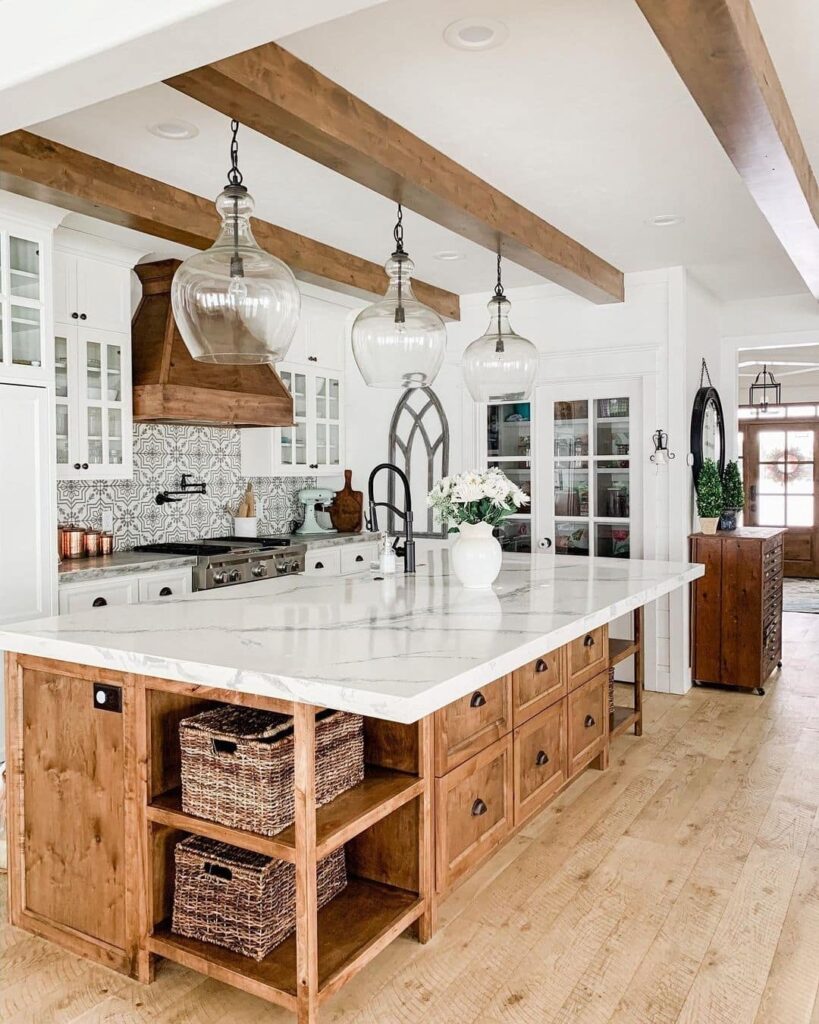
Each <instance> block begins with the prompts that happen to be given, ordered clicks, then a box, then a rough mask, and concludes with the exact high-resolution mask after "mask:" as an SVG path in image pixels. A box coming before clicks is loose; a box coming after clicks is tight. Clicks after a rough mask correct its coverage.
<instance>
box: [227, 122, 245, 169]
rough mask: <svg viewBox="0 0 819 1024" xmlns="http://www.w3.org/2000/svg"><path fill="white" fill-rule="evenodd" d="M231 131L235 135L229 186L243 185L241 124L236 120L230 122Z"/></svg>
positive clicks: (232, 142) (231, 146)
mask: <svg viewBox="0 0 819 1024" xmlns="http://www.w3.org/2000/svg"><path fill="white" fill-rule="evenodd" d="M230 130H231V132H232V133H233V135H232V137H231V140H230V170H229V171H228V176H227V180H228V185H241V184H242V181H243V180H244V178H243V176H242V172H241V171H240V170H239V139H238V137H237V136H238V135H239V122H238V121H237V120H236V118H235V117H234V118H231V120H230Z"/></svg>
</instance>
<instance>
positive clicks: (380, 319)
mask: <svg viewBox="0 0 819 1024" xmlns="http://www.w3.org/2000/svg"><path fill="white" fill-rule="evenodd" d="M402 220H403V211H402V209H401V204H400V203H399V204H398V221H397V223H396V225H395V230H394V231H393V237H394V238H395V252H394V253H393V254H392V256H391V257H390V258H389V259H388V260H387V262H386V263H385V265H384V269H385V270H386V272H387V277H388V278H389V279H390V283H389V285H388V287H387V291H386V293H385V294H384V298H383V299H379V300H378V302H374V303H373V304H372V305H371V306H367V307H366V309H362V310H361V312H360V313H359V314H358V316H357V317H356V318H355V322H354V323H353V330H352V340H353V355H354V356H355V361H356V363H357V365H358V368H359V370H360V371H361V376H362V377H363V378H364V380H365V381H366V382H367V384H369V386H370V387H371V388H423V387H427V386H428V385H429V384H431V383H432V382H433V381H434V380H435V378H436V376H437V375H438V371H439V370H440V369H441V365H442V363H443V361H444V353H445V352H446V328H445V327H444V322H443V320H442V319H441V318H440V317H439V316H438V314H437V313H436V312H435V310H434V309H430V308H429V307H428V306H425V305H423V303H421V302H419V301H418V300H417V299H416V298H415V296H414V295H413V294H412V285H411V283H410V281H411V279H412V272H413V270H414V269H415V264H414V263H413V262H412V260H411V259H410V258H409V256H408V254H407V253H406V252H404V227H403V224H402Z"/></svg>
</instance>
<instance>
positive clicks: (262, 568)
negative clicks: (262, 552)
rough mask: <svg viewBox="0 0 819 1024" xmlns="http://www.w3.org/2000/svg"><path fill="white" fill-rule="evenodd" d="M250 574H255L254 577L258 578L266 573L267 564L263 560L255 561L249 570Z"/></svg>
mask: <svg viewBox="0 0 819 1024" xmlns="http://www.w3.org/2000/svg"><path fill="white" fill-rule="evenodd" d="M250 575H251V576H255V577H256V579H257V580H258V579H260V578H261V577H262V576H266V575H267V566H266V565H265V564H264V562H257V563H256V564H255V565H254V566H253V568H252V569H251V570H250Z"/></svg>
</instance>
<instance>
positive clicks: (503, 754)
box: [435, 735, 514, 892]
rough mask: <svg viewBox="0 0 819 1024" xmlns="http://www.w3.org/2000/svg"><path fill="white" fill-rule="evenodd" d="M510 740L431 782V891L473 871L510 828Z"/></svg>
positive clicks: (488, 749)
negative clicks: (433, 886) (433, 868)
mask: <svg viewBox="0 0 819 1024" xmlns="http://www.w3.org/2000/svg"><path fill="white" fill-rule="evenodd" d="M512 785H513V783H512V737H511V735H507V736H504V737H503V739H500V740H498V742H497V743H494V744H493V745H492V746H491V747H488V748H487V749H486V750H483V751H481V753H480V754H476V755H475V757H473V758H472V759H471V760H469V761H467V762H466V763H465V764H462V765H461V766H460V767H458V768H456V769H455V770H454V771H451V772H450V773H449V774H448V775H445V776H444V777H443V778H442V779H437V780H436V783H435V844H436V871H435V876H436V879H435V881H436V888H437V890H438V892H444V891H445V890H447V889H449V888H450V886H452V885H453V884H454V883H455V882H456V881H457V880H458V879H459V878H461V877H462V876H463V875H466V874H468V873H469V872H471V871H473V870H474V869H475V868H476V867H477V866H478V864H479V863H481V861H483V860H484V859H485V858H486V857H488V856H489V854H490V853H491V852H492V850H494V849H495V847H496V846H497V845H498V844H499V843H501V842H502V841H503V840H504V839H505V838H506V836H507V835H508V834H509V832H510V830H511V828H512V818H513V813H514V811H513V807H512Z"/></svg>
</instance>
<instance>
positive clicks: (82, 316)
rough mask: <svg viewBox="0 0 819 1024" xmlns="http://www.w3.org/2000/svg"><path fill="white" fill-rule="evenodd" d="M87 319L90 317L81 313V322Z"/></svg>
mask: <svg viewBox="0 0 819 1024" xmlns="http://www.w3.org/2000/svg"><path fill="white" fill-rule="evenodd" d="M87 319H88V317H87V316H86V315H85V313H80V320H87Z"/></svg>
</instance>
